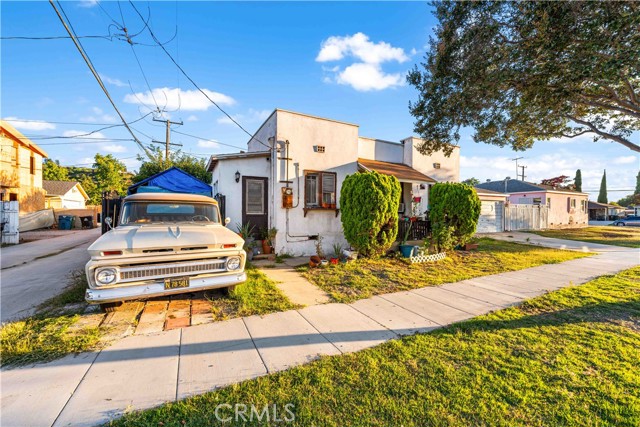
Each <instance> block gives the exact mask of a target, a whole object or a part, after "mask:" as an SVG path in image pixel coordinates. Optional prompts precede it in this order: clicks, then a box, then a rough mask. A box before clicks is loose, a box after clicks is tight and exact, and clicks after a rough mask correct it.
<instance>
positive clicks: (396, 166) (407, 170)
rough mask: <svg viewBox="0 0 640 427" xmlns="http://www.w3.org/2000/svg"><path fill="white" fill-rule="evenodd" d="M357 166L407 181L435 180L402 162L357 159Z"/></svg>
mask: <svg viewBox="0 0 640 427" xmlns="http://www.w3.org/2000/svg"><path fill="white" fill-rule="evenodd" d="M358 167H359V168H362V169H365V170H374V171H376V172H379V173H381V174H384V175H393V176H395V177H396V178H398V180H400V181H409V182H436V180H435V179H433V178H431V177H429V176H427V175H425V174H423V173H422V172H418V171H417V170H415V169H413V168H412V167H409V166H407V165H405V164H402V163H391V162H381V161H378V160H369V159H358Z"/></svg>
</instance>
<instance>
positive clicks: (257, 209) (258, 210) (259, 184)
mask: <svg viewBox="0 0 640 427" xmlns="http://www.w3.org/2000/svg"><path fill="white" fill-rule="evenodd" d="M245 191H246V192H247V194H245V200H246V206H245V211H246V213H247V215H263V214H264V181H263V180H258V179H247V186H246V190H245Z"/></svg>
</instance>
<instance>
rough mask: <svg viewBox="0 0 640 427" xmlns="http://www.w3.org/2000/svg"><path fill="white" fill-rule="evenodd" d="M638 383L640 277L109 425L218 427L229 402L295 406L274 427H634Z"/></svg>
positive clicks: (639, 402)
mask: <svg viewBox="0 0 640 427" xmlns="http://www.w3.org/2000/svg"><path fill="white" fill-rule="evenodd" d="M638 384H640V267H638V268H634V269H631V270H627V271H625V272H622V273H620V274H618V275H616V276H605V277H601V278H599V279H596V280H593V281H591V282H589V283H587V284H584V285H582V286H577V287H570V288H566V289H563V290H560V291H556V292H552V293H550V294H547V295H545V296H542V297H538V298H535V299H532V300H530V301H528V302H526V303H524V304H523V305H522V306H521V307H519V308H516V307H512V308H509V309H506V310H501V311H498V312H495V313H492V314H489V315H486V316H482V317H478V318H475V319H472V320H470V321H467V322H463V323H459V324H456V325H452V326H450V327H446V328H443V329H440V330H437V331H434V332H432V333H429V334H418V335H413V336H409V337H405V338H403V339H400V340H393V341H390V342H388V343H385V344H383V345H380V346H378V347H375V348H371V349H368V350H364V351H361V352H358V353H354V354H347V355H342V356H332V357H325V358H322V359H320V360H318V361H316V362H313V363H311V364H309V365H306V366H301V367H298V368H293V369H290V370H288V371H285V372H281V373H278V374H273V375H270V376H267V377H262V378H258V379H256V380H251V381H247V382H243V383H240V384H237V385H234V386H230V387H227V388H224V389H221V390H218V391H215V392H211V393H207V394H204V395H201V396H197V397H193V398H189V399H186V400H183V401H180V402H176V403H168V404H165V405H163V406H161V407H159V408H156V409H152V410H148V411H143V412H138V413H131V414H127V415H126V416H124V417H123V418H121V419H118V420H116V421H113V422H112V423H111V424H110V425H112V426H122V427H124V426H165V427H172V426H180V427H181V426H189V427H196V426H203V427H204V426H214V425H221V423H220V422H218V421H217V419H216V416H215V409H216V407H217V405H220V404H224V403H227V404H230V405H235V404H244V405H247V406H250V405H254V406H255V407H257V408H262V407H264V405H265V404H269V405H277V408H280V410H281V411H282V410H283V409H282V408H284V407H285V405H287V404H293V405H294V408H293V411H292V412H293V413H294V414H295V423H293V424H287V423H280V424H279V425H298V426H369V425H379V426H401V425H402V426H427V425H433V426H470V425H474V426H557V425H563V426H637V425H638V420H640V387H638ZM225 410H226V408H225V407H222V410H220V412H219V414H221V415H222V417H224V416H228V415H230V413H229V411H228V410H226V412H225ZM254 420H255V418H254ZM255 424H258V423H255V422H254V423H249V424H247V425H255ZM226 425H235V424H226ZM243 425H244V424H243ZM262 425H267V423H262ZM271 425H274V423H272V424H271Z"/></svg>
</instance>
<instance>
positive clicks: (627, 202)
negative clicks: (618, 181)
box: [618, 193, 640, 207]
mask: <svg viewBox="0 0 640 427" xmlns="http://www.w3.org/2000/svg"><path fill="white" fill-rule="evenodd" d="M618 204H619V205H620V206H624V207H627V206H633V205H640V193H637V194H629V195H628V196H625V197H623V198H622V199H620V200H618Z"/></svg>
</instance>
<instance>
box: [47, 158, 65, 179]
mask: <svg viewBox="0 0 640 427" xmlns="http://www.w3.org/2000/svg"><path fill="white" fill-rule="evenodd" d="M42 179H46V180H47V181H68V180H69V172H68V171H67V168H66V167H64V166H60V161H58V160H51V159H44V162H43V163H42Z"/></svg>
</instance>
